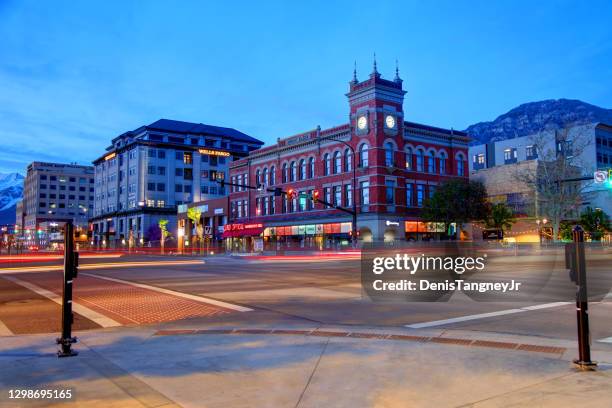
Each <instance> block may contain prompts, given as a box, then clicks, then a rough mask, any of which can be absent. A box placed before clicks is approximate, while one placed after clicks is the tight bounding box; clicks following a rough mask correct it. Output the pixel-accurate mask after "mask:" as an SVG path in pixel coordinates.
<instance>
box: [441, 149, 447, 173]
mask: <svg viewBox="0 0 612 408" xmlns="http://www.w3.org/2000/svg"><path fill="white" fill-rule="evenodd" d="M440 174H446V154H445V153H444V152H441V153H440Z"/></svg>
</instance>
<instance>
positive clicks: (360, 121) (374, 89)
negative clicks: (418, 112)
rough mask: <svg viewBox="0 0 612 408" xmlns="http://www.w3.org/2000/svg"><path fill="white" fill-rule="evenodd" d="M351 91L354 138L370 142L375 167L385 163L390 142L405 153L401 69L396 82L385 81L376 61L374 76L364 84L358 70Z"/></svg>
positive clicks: (396, 71) (395, 79)
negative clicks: (385, 150)
mask: <svg viewBox="0 0 612 408" xmlns="http://www.w3.org/2000/svg"><path fill="white" fill-rule="evenodd" d="M349 86H350V90H349V92H348V93H347V94H346V96H347V97H348V100H349V106H350V121H351V129H352V133H353V135H352V136H353V137H356V138H357V140H358V143H361V141H360V140H359V139H364V141H365V140H367V143H368V145H369V148H370V149H372V150H373V151H374V152H376V154H374V155H373V156H372V157H371V159H372V160H373V161H374V162H373V163H371V164H374V165H378V164H380V163H383V162H384V153H383V152H382V150H383V145H384V144H385V142H386V141H389V139H391V140H392V142H393V144H394V150H395V151H397V150H401V149H403V137H402V135H403V131H404V129H403V123H404V110H403V104H404V95H405V94H406V91H404V90H403V88H402V80H401V79H400V77H399V69H398V68H397V66H396V68H395V78H394V79H393V80H387V79H383V78H382V77H381V75H380V73H379V72H378V69H377V67H376V58H375V59H374V66H373V69H372V73H371V74H370V75H369V77H368V78H367V79H365V80H363V81H361V82H360V81H359V80H358V79H357V72H356V70H354V71H353V80H352V81H351V82H349Z"/></svg>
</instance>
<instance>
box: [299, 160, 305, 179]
mask: <svg viewBox="0 0 612 408" xmlns="http://www.w3.org/2000/svg"><path fill="white" fill-rule="evenodd" d="M305 179H306V160H304V159H302V160H300V180H305Z"/></svg>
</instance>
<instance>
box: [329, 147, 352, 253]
mask: <svg viewBox="0 0 612 408" xmlns="http://www.w3.org/2000/svg"><path fill="white" fill-rule="evenodd" d="M326 139H327V140H333V141H335V142H339V143H342V144H343V145H345V146H346V147H348V148H349V149H350V151H351V155H352V156H353V163H352V166H351V167H352V168H353V190H352V192H351V201H352V204H353V214H352V215H353V222H352V228H351V235H352V236H351V241H352V243H353V248H354V247H356V246H357V155H356V154H355V149H354V148H353V146H351V145H350V144H348V143H347V142H345V141H344V140H340V139H335V138H333V137H327V138H326Z"/></svg>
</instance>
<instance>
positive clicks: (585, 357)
mask: <svg viewBox="0 0 612 408" xmlns="http://www.w3.org/2000/svg"><path fill="white" fill-rule="evenodd" d="M572 238H573V241H574V248H573V249H574V254H573V256H572V258H573V259H572V260H573V265H572V266H573V267H574V277H575V279H576V321H577V326H578V359H576V360H574V364H575V365H576V367H578V368H579V369H581V370H594V369H595V367H596V366H597V363H595V362H593V361H591V344H590V341H591V339H590V331H589V305H588V297H587V281H586V261H585V256H584V230H583V229H582V227H580V225H576V226H575V227H574V229H573V231H572Z"/></svg>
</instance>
